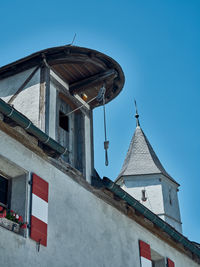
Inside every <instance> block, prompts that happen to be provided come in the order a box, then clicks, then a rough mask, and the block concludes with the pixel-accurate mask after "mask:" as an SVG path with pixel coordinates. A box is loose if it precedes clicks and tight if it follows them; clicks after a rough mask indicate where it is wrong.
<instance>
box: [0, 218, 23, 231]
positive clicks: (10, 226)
mask: <svg viewBox="0 0 200 267" xmlns="http://www.w3.org/2000/svg"><path fill="white" fill-rule="evenodd" d="M0 226H2V227H4V228H6V229H7V230H10V231H12V232H14V233H17V234H20V232H21V231H20V225H19V224H18V223H16V222H13V221H10V220H8V219H6V218H0Z"/></svg>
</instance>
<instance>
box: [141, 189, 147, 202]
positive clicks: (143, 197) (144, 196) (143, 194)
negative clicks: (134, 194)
mask: <svg viewBox="0 0 200 267" xmlns="http://www.w3.org/2000/svg"><path fill="white" fill-rule="evenodd" d="M146 200H147V197H146V190H144V189H143V190H142V201H146Z"/></svg>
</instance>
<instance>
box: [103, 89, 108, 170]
mask: <svg viewBox="0 0 200 267" xmlns="http://www.w3.org/2000/svg"><path fill="white" fill-rule="evenodd" d="M102 91H103V92H102V94H103V95H102V97H103V122H104V135H105V141H104V149H105V165H106V166H108V146H109V141H108V140H107V131H106V107H105V93H106V88H105V86H104V85H103V87H102Z"/></svg>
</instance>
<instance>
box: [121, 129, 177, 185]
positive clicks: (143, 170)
mask: <svg viewBox="0 0 200 267" xmlns="http://www.w3.org/2000/svg"><path fill="white" fill-rule="evenodd" d="M147 174H163V175H164V176H166V177H167V178H169V179H170V180H172V181H173V182H174V183H176V184H177V185H179V184H178V183H177V182H176V181H175V180H174V179H173V178H172V177H171V176H170V175H169V174H168V173H167V172H166V170H165V169H164V167H163V166H162V164H161V162H160V160H159V159H158V157H157V156H156V153H155V152H154V150H153V148H152V146H151V144H150V143H149V141H148V139H147V137H146V136H145V134H144V132H143V131H142V129H141V127H140V126H137V127H136V130H135V133H134V135H133V138H132V140H131V143H130V146H129V149H128V152H127V155H126V158H125V161H124V164H123V166H122V169H121V172H120V174H119V176H118V178H117V179H116V182H117V181H118V180H119V179H120V178H121V177H122V176H133V175H147Z"/></svg>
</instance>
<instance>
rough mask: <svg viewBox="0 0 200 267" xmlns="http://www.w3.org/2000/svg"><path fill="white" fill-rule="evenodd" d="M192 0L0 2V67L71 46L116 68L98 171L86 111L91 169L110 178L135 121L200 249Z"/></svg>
mask: <svg viewBox="0 0 200 267" xmlns="http://www.w3.org/2000/svg"><path fill="white" fill-rule="evenodd" d="M199 12H200V1H199V0H196V1H195V0H124V1H121V0H119V1H117V0H115V1H114V0H109V1H105V0H101V1H95V0H93V1H88V0H85V1H79V0H77V1H67V0H65V1H64V0H63V1H62V0H57V1H52V0H48V1H46V0H43V1H38V0H34V1H20V0H18V1H16V0H12V1H1V4H0V33H1V35H0V36H1V37H0V66H3V65H5V64H7V63H10V62H12V61H14V60H17V59H19V58H21V57H24V56H27V55H29V54H31V53H33V52H36V51H38V50H41V49H45V48H48V47H53V46H59V45H65V44H69V43H71V41H72V39H73V36H74V34H75V33H76V34H77V37H76V39H75V43H74V44H75V45H77V46H83V47H89V48H93V49H96V50H99V51H101V52H103V53H106V54H107V55H109V56H111V57H113V58H114V59H115V60H116V61H118V63H119V64H120V65H121V66H122V68H123V70H124V74H125V78H126V83H125V86H124V89H123V91H122V92H121V93H120V95H119V96H118V97H117V98H116V99H115V100H113V101H112V102H111V103H109V104H108V105H107V106H106V111H107V126H108V129H107V130H108V139H109V141H110V148H109V162H110V164H109V166H108V167H105V166H104V149H103V141H104V140H103V113H102V108H98V109H96V110H95V111H94V135H95V136H94V140H95V167H96V169H97V171H98V172H99V174H100V175H101V176H108V177H109V178H110V179H112V180H114V179H115V178H116V177H117V175H118V173H119V171H120V169H121V167H122V164H123V160H124V158H125V155H126V153H127V150H128V146H129V143H130V140H131V137H132V135H133V132H134V130H135V119H134V113H135V111H134V105H133V100H134V98H136V100H137V103H138V110H139V113H140V123H141V126H142V128H143V131H144V132H145V134H146V136H147V137H148V139H149V141H150V143H151V144H152V146H153V148H154V150H155V152H156V153H157V155H158V157H159V158H160V160H161V162H162V163H163V165H164V167H165V169H166V170H167V171H168V172H169V173H170V175H171V176H172V177H173V178H174V179H176V180H177V182H179V183H180V184H181V187H180V192H179V201H180V209H181V215H182V221H183V233H184V235H186V236H187V237H188V238H189V239H191V240H195V241H197V242H199V243H200V223H199V220H200V207H199V203H200V200H199V195H200V163H199V161H200V159H199V155H200V139H199V132H200V123H199V115H200V114H199V113H200V111H199V98H200V90H199V83H200V32H199V31H200V30H199V29H200V16H199Z"/></svg>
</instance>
